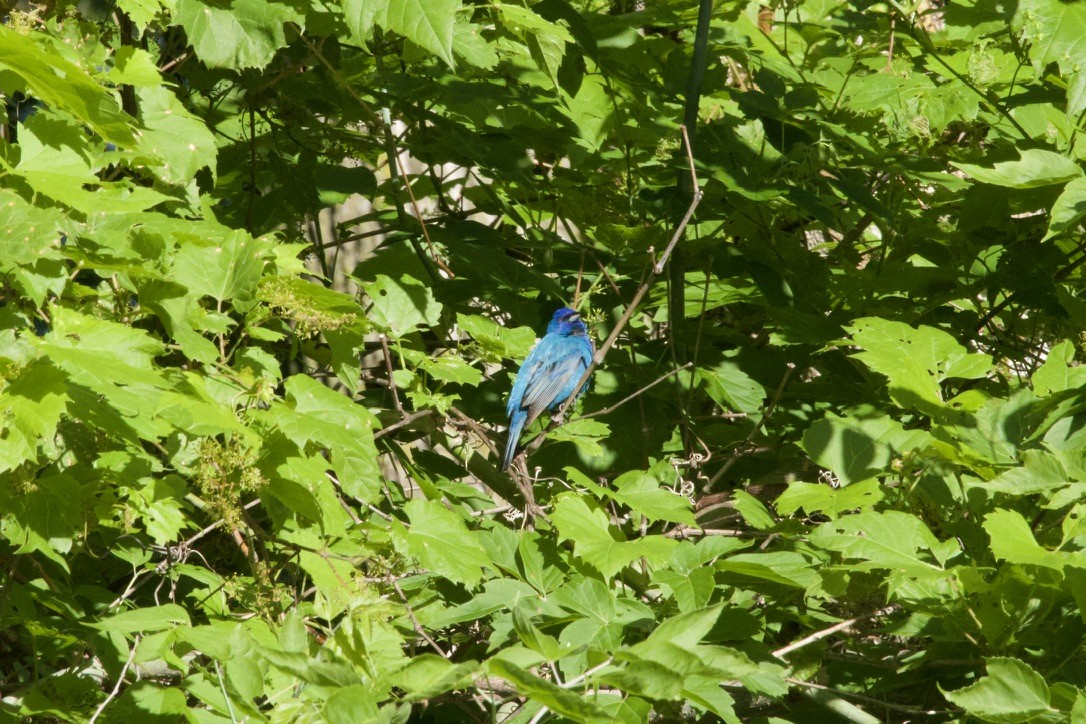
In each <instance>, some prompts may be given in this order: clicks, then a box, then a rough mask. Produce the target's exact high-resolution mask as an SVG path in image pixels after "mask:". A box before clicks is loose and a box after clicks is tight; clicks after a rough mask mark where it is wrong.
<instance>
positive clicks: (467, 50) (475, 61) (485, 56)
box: [452, 18, 498, 70]
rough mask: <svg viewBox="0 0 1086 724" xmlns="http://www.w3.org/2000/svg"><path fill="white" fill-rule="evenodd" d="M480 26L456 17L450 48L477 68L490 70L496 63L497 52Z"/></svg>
mask: <svg viewBox="0 0 1086 724" xmlns="http://www.w3.org/2000/svg"><path fill="white" fill-rule="evenodd" d="M482 31H483V28H482V26H479V25H475V24H474V23H468V22H464V21H463V20H461V19H460V18H457V22H456V24H455V25H454V26H453V42H452V48H453V52H455V53H456V54H457V55H458V56H460V58H462V59H463V60H465V61H467V62H468V63H469V64H471V65H474V66H475V67H477V68H483V69H485V70H490V69H492V68H493V67H494V66H496V65H497V64H498V53H497V51H496V50H495V49H494V46H492V45H491V44H490V43H488V42H487V41H486V39H485V38H484V37H483V34H482Z"/></svg>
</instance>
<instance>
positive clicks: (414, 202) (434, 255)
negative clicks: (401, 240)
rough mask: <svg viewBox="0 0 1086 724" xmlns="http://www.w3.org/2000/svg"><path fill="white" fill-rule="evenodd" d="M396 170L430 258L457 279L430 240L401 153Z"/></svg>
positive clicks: (428, 231)
mask: <svg viewBox="0 0 1086 724" xmlns="http://www.w3.org/2000/svg"><path fill="white" fill-rule="evenodd" d="M396 168H398V169H399V170H400V178H401V179H403V185H404V188H406V189H407V195H408V196H409V197H410V198H411V208H412V209H414V210H415V218H416V219H418V221H419V225H420V226H422V236H423V238H424V239H426V248H427V249H429V250H430V258H431V259H432V260H433V262H434V263H435V264H437V265H438V267H439V268H440V269H441V271H443V272H445V273H446V274H448V275H449V278H450V279H453V278H455V277H456V275H455V274H453V270H452V269H450V268H449V265H448V264H446V263H445V261H444V260H443V259H442V258H441V257H440V256H438V255H437V252H436V251H435V250H434V242H433V241H432V240H431V239H430V230H429V229H427V228H426V220H425V219H423V218H422V211H421V210H420V209H419V202H418V200H417V199H416V198H415V191H414V190H413V189H412V188H411V179H409V178H407V173H405V172H404V169H403V164H401V163H400V155H399V152H397V153H396Z"/></svg>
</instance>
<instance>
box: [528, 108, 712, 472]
mask: <svg viewBox="0 0 1086 724" xmlns="http://www.w3.org/2000/svg"><path fill="white" fill-rule="evenodd" d="M679 128H680V130H681V131H682V134H683V143H685V144H686V158H687V160H688V161H689V163H690V177H691V179H693V184H694V189H695V191H694V195H693V197H692V198H691V199H690V206H689V207H688V208H687V209H686V214H685V215H684V216H683V218H682V221H680V222H679V225H678V227H676V229H675V233H674V234H672V235H671V240H670V241H668V244H667V247H665V248H664V253H663V254H661V255H660V257H659V258H658V259H657V260H656V261H655V263H654V264H653V265H652V268H651V269H650V272H649V274H647V275H646V278H645V279H644V280H642V282H641V286H639V287H638V288H637V292H635V293H634V296H633V299H632V300H631V301H630V304H629V306H627V307H626V311H624V312H623V313H622V316H621V317H620V318H619V320H618V323H617V324H615V327H614V329H612V330H611V334H609V335H608V336H607V339H606V340H605V341H604V343H603V344H601V345H600V348H599V349H598V350H596V354H595V355H594V356H593V357H592V364H590V365H588V368H587V369H586V370H585V371H584V374H582V375H581V379H579V380H578V381H577V384H576V385H574V386H573V389H574V390H579V389H581V388H582V387H584V384H585V383H586V382H588V378H589V377H591V376H592V373H593V372H595V370H596V368H597V367H599V366H600V364H601V363H602V362H603V360H604V358H605V357H606V356H607V353H608V352H609V351H610V350H611V347H613V346H614V344H615V340H617V339H618V335H619V334H621V333H622V330H623V329H625V327H626V324H627V323H628V322H629V321H630V318H631V317H633V314H634V312H636V311H637V307H638V305H640V304H641V300H642V299H643V298H644V297H645V294H647V293H648V291H649V287H651V286H652V283H653V282H654V281H655V280H656V277H658V276H660V274H662V273H663V271H664V267H665V266H666V265H667V260H668V259H669V258H670V257H671V252H673V251H674V250H675V246H676V245H677V244H678V243H679V239H681V238H682V236H683V232H685V231H686V226H687V224H689V223H690V219H691V218H692V217H693V216H694V211H695V210H696V209H697V208H698V204H700V203H701V198H702V196H704V195H705V192H704V191H702V190H701V189H700V188H699V187H698V175H697V171H696V170H695V169H694V155H693V152H692V151H691V150H690V136H689V134H687V131H686V126H680V127H679ZM576 397H577V396H576V395H570V396H569V398H568V399H567V400H566V401H565V402H563V403H562V405H561V407H559V408H558V412H556V413H555V414H554V417H553V418H551V422H550V424H549V425H548V426H547V429H546V430H545V431H544V433H543V434H542V435H540V436H538V437H537V438H536V439H535V440H532V442H531V443H529V444H528V445H527V447H525V449H524V451H523V452H522V453H521V455H526V454H528V453H529V452H531V451H533V450H535V449H536V448H538V447H539V446H540V445H542V444H543V440H544V439H545V438H546V434H547V433H548V432H550V431H551V430H553V429H554V428H556V427H558V426H559V425H561V424H562V420H563V418H564V417H565V414H566V412H567V411H568V410H569V408H570V405H572V404H573V402H574V400H575V398H576Z"/></svg>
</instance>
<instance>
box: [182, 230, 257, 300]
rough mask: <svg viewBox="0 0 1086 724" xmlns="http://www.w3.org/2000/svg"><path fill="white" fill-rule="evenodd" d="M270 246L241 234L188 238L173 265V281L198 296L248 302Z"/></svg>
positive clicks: (227, 233)
mask: <svg viewBox="0 0 1086 724" xmlns="http://www.w3.org/2000/svg"><path fill="white" fill-rule="evenodd" d="M270 249H271V243H270V242H269V241H268V240H266V239H254V238H253V237H252V236H250V235H249V234H247V233H246V232H244V231H228V232H226V233H224V234H223V235H222V236H221V237H219V238H216V239H210V240H205V239H200V238H197V237H189V238H188V239H186V242H185V243H184V244H182V246H181V248H180V249H178V251H177V255H176V256H175V257H174V262H173V275H172V276H173V279H174V280H175V281H177V282H179V283H181V284H184V285H185V286H186V287H188V288H189V290H190V291H191V292H193V293H195V294H197V295H199V296H209V297H211V298H212V299H214V300H216V301H218V302H223V301H226V300H231V301H232V302H234V303H235V304H236V303H237V302H243V301H248V300H251V299H252V298H253V293H254V292H255V291H256V285H257V283H258V282H259V281H260V276H261V273H262V272H263V270H264V266H265V264H266V263H267V254H268V252H269V251H270Z"/></svg>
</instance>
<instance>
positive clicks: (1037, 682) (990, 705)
mask: <svg viewBox="0 0 1086 724" xmlns="http://www.w3.org/2000/svg"><path fill="white" fill-rule="evenodd" d="M986 663H987V668H988V675H987V676H984V677H982V678H981V679H979V680H978V681H977V682H976V683H975V684H971V685H970V686H967V687H965V688H963V689H957V690H955V691H945V690H944V691H943V696H945V697H946V698H947V701H949V702H950V703H951V704H954V705H955V706H960V707H961V708H963V709H965V710H966V712H968V713H969V714H971V715H973V716H975V717H977V718H978V719H981V720H982V721H986V722H996V723H997V724H1017V723H1018V722H1026V721H1031V720H1033V719H1034V718H1035V717H1039V716H1041V715H1043V714H1048V713H1050V712H1052V711H1053V710H1052V708H1051V707H1050V706H1049V702H1050V701H1051V699H1050V697H1049V691H1048V684H1047V683H1045V680H1044V677H1042V676H1041V675H1040V674H1038V673H1037V672H1036V671H1034V670H1033V669H1032V668H1031V667H1030V666H1029V665H1028V664H1025V663H1023V662H1021V661H1019V660H1018V659H1012V658H1003V657H999V658H990V659H987V662H986ZM940 688H941V687H940Z"/></svg>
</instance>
